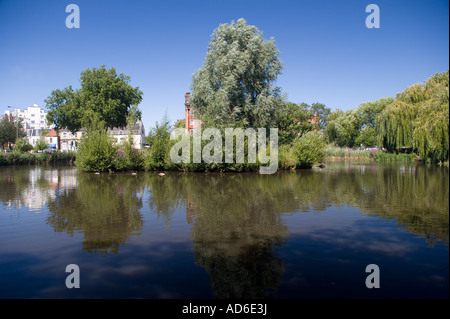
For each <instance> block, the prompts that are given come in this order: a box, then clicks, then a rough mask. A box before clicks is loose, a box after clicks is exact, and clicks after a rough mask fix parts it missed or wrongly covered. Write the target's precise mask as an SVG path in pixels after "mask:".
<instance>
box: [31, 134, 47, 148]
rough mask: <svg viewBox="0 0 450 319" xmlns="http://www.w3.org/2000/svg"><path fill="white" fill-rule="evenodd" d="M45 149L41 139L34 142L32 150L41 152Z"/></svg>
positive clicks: (43, 141) (43, 140)
mask: <svg viewBox="0 0 450 319" xmlns="http://www.w3.org/2000/svg"><path fill="white" fill-rule="evenodd" d="M46 147H47V143H45V139H44V138H43V137H41V138H40V139H38V140H37V141H36V145H34V150H36V151H43V150H45V148H46Z"/></svg>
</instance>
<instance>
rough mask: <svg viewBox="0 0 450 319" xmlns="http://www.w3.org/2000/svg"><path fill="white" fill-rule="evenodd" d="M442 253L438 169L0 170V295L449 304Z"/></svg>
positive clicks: (445, 228) (445, 192)
mask: <svg viewBox="0 0 450 319" xmlns="http://www.w3.org/2000/svg"><path fill="white" fill-rule="evenodd" d="M448 244H449V171H448V168H441V167H427V166H418V165H416V164H362V165H358V164H344V163H330V164H329V165H328V166H327V167H326V168H323V169H319V168H318V169H312V170H298V171H295V172H286V171H284V172H283V171H281V172H280V171H279V172H277V173H276V174H273V175H258V174H255V173H241V174H202V173H189V174H184V173H178V172H167V173H166V175H165V176H158V174H157V173H138V174H137V175H132V174H130V173H120V174H119V173H115V174H107V173H106V174H100V175H95V174H89V173H82V172H79V171H78V170H77V169H76V168H72V167H15V168H13V167H0V298H402V299H404V298H448V297H449V249H448ZM69 264H76V265H78V267H79V269H80V288H79V289H77V288H73V289H68V288H67V287H66V284H65V281H66V277H67V276H69V273H66V272H65V269H66V266H67V265H69ZM369 264H375V265H377V266H378V267H379V275H380V276H379V283H380V287H379V288H372V289H369V288H367V287H366V278H367V277H368V276H370V275H372V274H371V273H370V272H366V266H367V265H369Z"/></svg>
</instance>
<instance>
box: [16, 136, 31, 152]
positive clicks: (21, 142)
mask: <svg viewBox="0 0 450 319" xmlns="http://www.w3.org/2000/svg"><path fill="white" fill-rule="evenodd" d="M15 149H16V151H18V152H21V153H24V152H29V151H31V150H32V149H33V146H32V145H31V144H30V143H29V142H28V139H27V138H26V137H22V138H19V139H18V140H17V141H16V147H15Z"/></svg>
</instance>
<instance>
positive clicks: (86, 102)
mask: <svg viewBox="0 0 450 319" xmlns="http://www.w3.org/2000/svg"><path fill="white" fill-rule="evenodd" d="M129 82H130V77H129V76H126V75H123V74H122V73H121V74H119V75H118V74H117V73H116V70H115V68H111V69H109V70H107V69H106V68H105V66H104V65H102V66H101V67H100V68H98V69H96V68H93V69H92V70H91V69H86V70H85V71H83V72H82V73H81V88H80V89H79V90H75V91H74V90H73V89H72V87H71V86H69V87H66V88H64V89H63V90H59V89H57V90H54V91H52V93H51V95H50V96H49V97H48V98H47V99H46V100H45V102H46V104H47V108H48V109H49V112H48V115H47V120H48V122H49V123H54V124H55V125H56V128H67V129H69V130H70V131H72V132H75V131H77V130H79V129H80V128H82V127H85V128H89V129H106V128H108V127H126V126H127V119H128V120H131V119H136V118H140V116H141V112H140V111H139V110H138V109H137V105H138V104H139V103H140V102H141V100H142V92H141V91H140V90H139V88H138V87H136V88H133V87H132V86H130V85H129Z"/></svg>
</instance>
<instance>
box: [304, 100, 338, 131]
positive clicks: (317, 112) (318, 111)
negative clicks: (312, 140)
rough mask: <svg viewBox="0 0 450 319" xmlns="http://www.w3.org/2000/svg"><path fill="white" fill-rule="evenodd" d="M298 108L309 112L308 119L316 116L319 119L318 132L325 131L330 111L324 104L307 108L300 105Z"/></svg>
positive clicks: (316, 104)
mask: <svg viewBox="0 0 450 319" xmlns="http://www.w3.org/2000/svg"><path fill="white" fill-rule="evenodd" d="M300 107H301V108H302V109H303V110H305V111H308V112H309V114H310V115H309V117H308V118H311V117H312V116H318V117H319V123H317V125H318V127H319V129H320V130H322V129H325V127H326V126H327V123H328V117H329V116H330V114H331V109H330V108H328V107H326V106H325V104H322V103H317V102H316V103H313V104H311V106H309V105H308V104H306V103H301V104H300Z"/></svg>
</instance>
